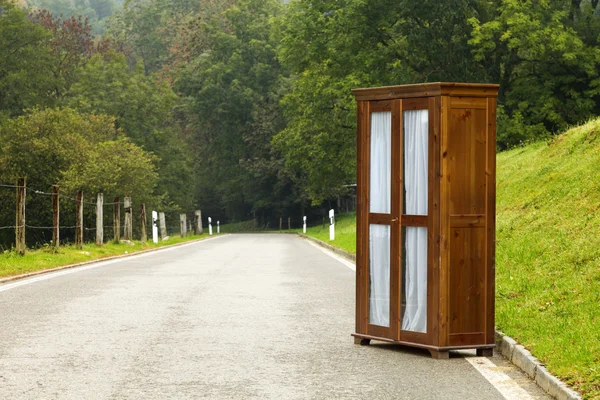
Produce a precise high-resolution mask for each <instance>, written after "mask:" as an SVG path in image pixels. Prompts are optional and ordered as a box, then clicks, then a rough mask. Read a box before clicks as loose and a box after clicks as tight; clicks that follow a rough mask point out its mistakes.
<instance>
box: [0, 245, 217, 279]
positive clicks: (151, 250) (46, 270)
mask: <svg viewBox="0 0 600 400" xmlns="http://www.w3.org/2000/svg"><path fill="white" fill-rule="evenodd" d="M206 239H208V237H205V238H199V239H194V240H189V241H187V242H181V243H176V244H170V245H168V246H162V247H157V248H155V249H147V250H139V251H135V252H133V253H128V254H119V255H116V256H110V257H104V258H97V259H95V260H89V261H83V262H80V263H77V264H69V265H61V266H60V267H55V268H50V269H42V270H39V271H34V272H28V273H26V274H21V275H14V276H9V277H6V278H1V279H0V285H1V284H3V283H7V282H11V281H16V280H19V279H25V278H31V277H32V276H36V275H42V274H49V273H50V272H56V271H62V270H63V269H71V268H77V267H82V266H84V265H88V264H94V263H99V262H104V261H110V260H115V259H117V258H126V257H131V256H137V255H140V254H144V253H151V252H153V251H157V250H163V249H168V248H170V247H178V246H182V245H184V244H188V243H194V242H200V241H202V240H206Z"/></svg>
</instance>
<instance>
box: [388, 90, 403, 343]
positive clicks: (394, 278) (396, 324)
mask: <svg viewBox="0 0 600 400" xmlns="http://www.w3.org/2000/svg"><path fill="white" fill-rule="evenodd" d="M402 123H403V121H402V100H401V99H400V100H394V101H392V174H391V176H392V182H391V184H392V190H391V194H392V208H391V213H392V222H391V224H390V231H391V238H390V240H391V252H392V254H391V256H390V305H391V309H390V313H391V318H390V321H392V324H391V326H390V328H391V331H392V339H396V340H400V328H401V326H402V320H401V319H402V316H401V315H400V312H401V307H400V301H401V298H400V297H401V294H400V293H401V288H402V274H401V272H400V268H401V253H400V252H401V251H402V246H401V245H400V243H401V237H400V236H401V231H400V230H401V228H400V226H401V221H400V218H402V179H403V173H402Z"/></svg>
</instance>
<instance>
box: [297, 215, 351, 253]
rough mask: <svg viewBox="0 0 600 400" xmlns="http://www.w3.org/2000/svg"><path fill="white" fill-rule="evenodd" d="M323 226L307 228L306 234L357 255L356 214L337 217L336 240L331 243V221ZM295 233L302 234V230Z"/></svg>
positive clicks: (327, 221)
mask: <svg viewBox="0 0 600 400" xmlns="http://www.w3.org/2000/svg"><path fill="white" fill-rule="evenodd" d="M325 222H326V223H325V227H324V228H323V225H316V226H313V227H307V228H306V234H307V235H308V236H312V237H314V238H316V239H319V240H321V241H323V242H325V243H329V244H330V245H332V246H336V247H339V248H340V249H344V250H346V251H347V252H349V253H352V254H356V213H347V214H339V215H336V217H335V240H334V241H333V242H330V241H329V219H327V220H326V221H325ZM293 231H294V232H302V229H293Z"/></svg>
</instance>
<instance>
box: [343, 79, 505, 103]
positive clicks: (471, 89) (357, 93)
mask: <svg viewBox="0 0 600 400" xmlns="http://www.w3.org/2000/svg"><path fill="white" fill-rule="evenodd" d="M499 87H500V86H499V85H494V84H474V83H449V82H434V83H422V84H416V85H399V86H384V87H378V88H363V89H354V90H353V91H352V93H353V94H354V97H355V98H356V100H357V101H376V100H392V99H407V98H415V97H435V96H470V97H495V96H497V95H498V88H499Z"/></svg>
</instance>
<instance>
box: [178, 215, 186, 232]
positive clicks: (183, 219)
mask: <svg viewBox="0 0 600 400" xmlns="http://www.w3.org/2000/svg"><path fill="white" fill-rule="evenodd" d="M179 230H180V231H181V237H185V235H186V230H187V221H186V215H185V214H179Z"/></svg>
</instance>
